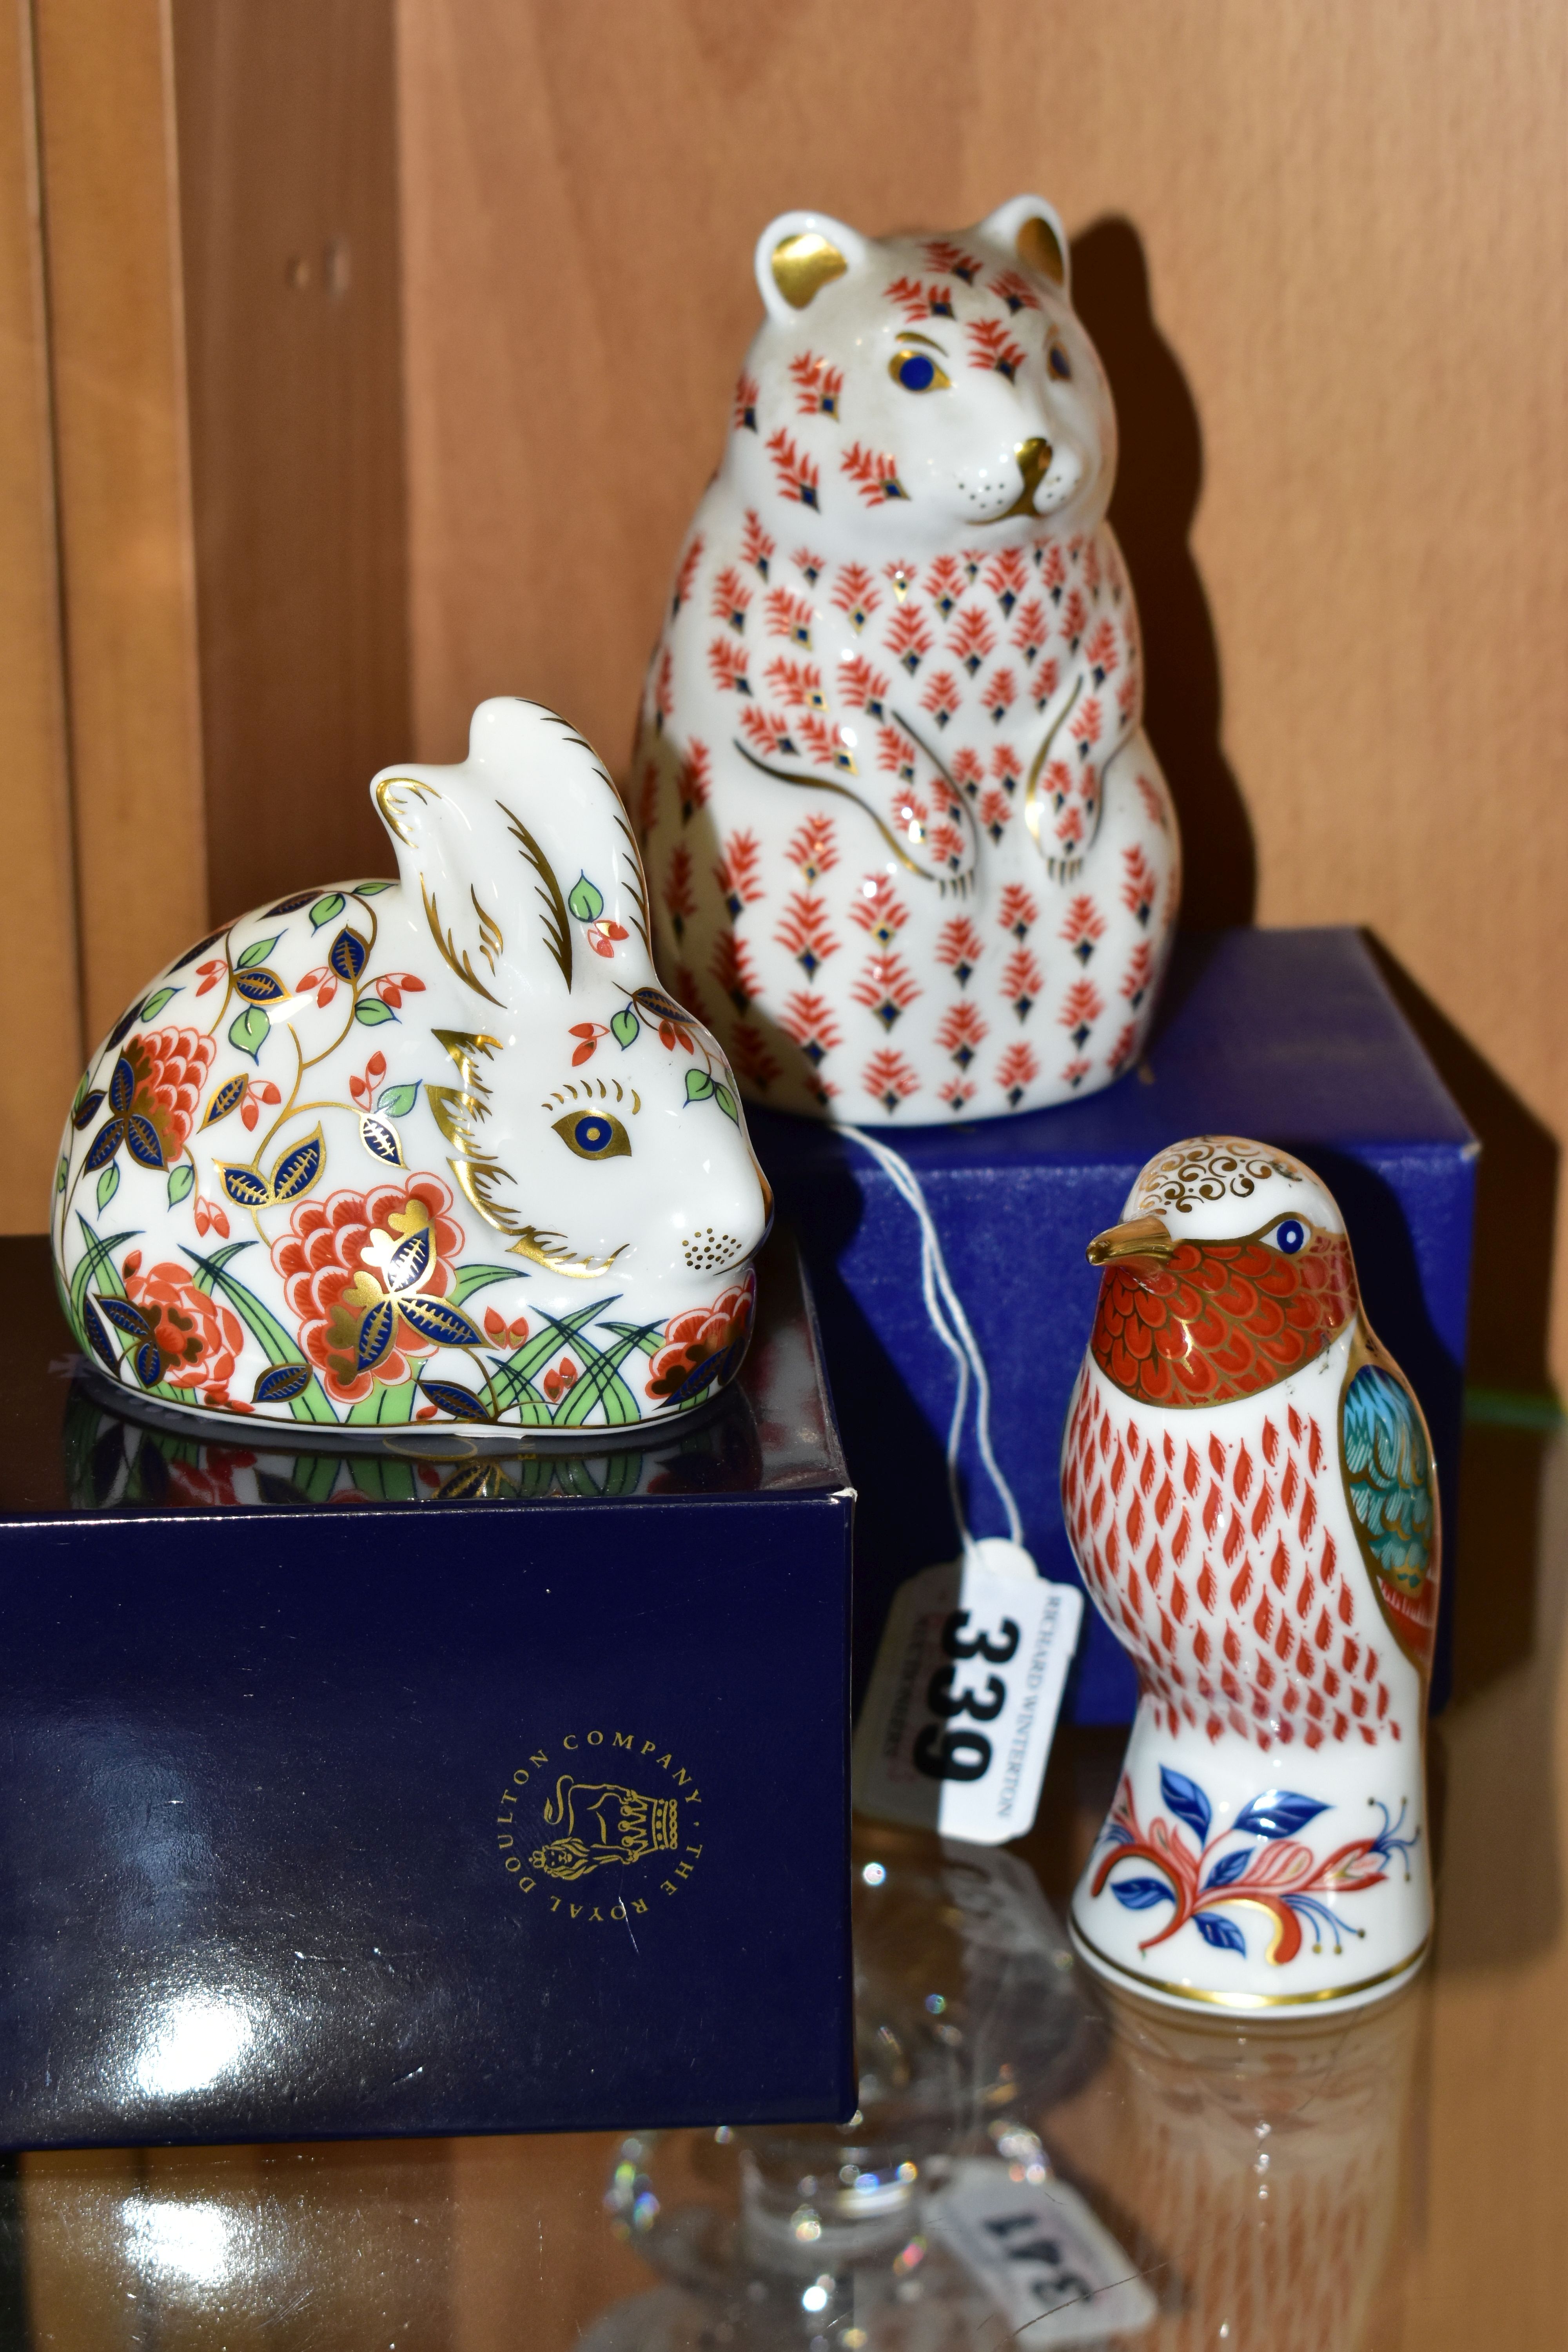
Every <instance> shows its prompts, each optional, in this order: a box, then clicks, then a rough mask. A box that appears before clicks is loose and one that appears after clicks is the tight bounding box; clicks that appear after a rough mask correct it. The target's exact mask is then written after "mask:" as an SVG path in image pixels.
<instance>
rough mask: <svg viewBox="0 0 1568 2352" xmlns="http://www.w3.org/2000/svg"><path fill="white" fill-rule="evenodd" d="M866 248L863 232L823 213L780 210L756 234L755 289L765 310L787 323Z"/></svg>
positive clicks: (861, 255)
mask: <svg viewBox="0 0 1568 2352" xmlns="http://www.w3.org/2000/svg"><path fill="white" fill-rule="evenodd" d="M865 251H866V241H865V239H864V238H863V237H861V236H858V235H857V233H856V231H855V230H854V229H852V228H848V227H847V226H845V224H844V222H843V221H836V220H831V219H830V218H829V217H828V215H826V213H781V214H780V215H779V217H778V218H777V220H775V221H770V222H769V224H768V226H767V227H766V228H765V229H764V230H763V233H762V236H760V237H759V238H758V239H757V251H756V262H755V268H756V275H757V288H758V291H759V292H760V293H761V295H762V298H763V301H764V302H765V303H766V305H767V308H768V311H769V315H770V316H771V317H773V318H774V319H777V320H780V321H781V322H782V323H784V324H785V325H787V324H788V323H789V321H790V320H791V319H792V318H794V316H795V313H796V312H797V311H800V310H806V309H807V308H808V307H809V306H810V304H811V303H812V302H814V301H815V300H816V297H817V295H818V294H820V293H821V291H822V289H823V288H824V287H825V286H829V285H831V284H832V282H833V280H834V279H835V278H842V277H844V276H845V274H846V273H847V271H848V270H850V269H852V268H854V267H855V264H856V263H857V262H858V261H859V260H861V259H862V258H863V257H864V256H865Z"/></svg>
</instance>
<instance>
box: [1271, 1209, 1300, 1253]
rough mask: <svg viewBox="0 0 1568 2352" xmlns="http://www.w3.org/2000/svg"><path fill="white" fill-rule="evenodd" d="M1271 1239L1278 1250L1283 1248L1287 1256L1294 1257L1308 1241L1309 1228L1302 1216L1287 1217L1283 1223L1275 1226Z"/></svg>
mask: <svg viewBox="0 0 1568 2352" xmlns="http://www.w3.org/2000/svg"><path fill="white" fill-rule="evenodd" d="M1269 1239H1270V1241H1271V1242H1272V1243H1273V1244H1274V1246H1275V1248H1276V1249H1277V1250H1283V1251H1284V1253H1285V1255H1286V1256H1287V1257H1294V1256H1295V1255H1296V1253H1297V1251H1298V1250H1299V1249H1300V1248H1301V1247H1302V1245H1303V1244H1304V1243H1305V1242H1306V1239H1307V1228H1306V1226H1305V1225H1304V1224H1303V1223H1301V1220H1300V1217H1287V1218H1286V1220H1285V1222H1284V1223H1283V1224H1280V1225H1276V1226H1275V1228H1274V1231H1273V1232H1272V1234H1270V1235H1269Z"/></svg>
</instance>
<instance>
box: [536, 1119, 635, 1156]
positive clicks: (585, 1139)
mask: <svg viewBox="0 0 1568 2352" xmlns="http://www.w3.org/2000/svg"><path fill="white" fill-rule="evenodd" d="M552 1124H553V1126H554V1129H555V1132H556V1134H557V1135H558V1136H559V1137H560V1138H561V1140H562V1142H563V1144H564V1145H565V1146H566V1149H567V1150H568V1151H574V1152H575V1153H576V1155H577V1157H578V1159H579V1160H615V1159H616V1158H618V1157H621V1156H624V1155H626V1154H629V1152H630V1150H631V1148H632V1139H631V1137H630V1136H629V1135H628V1134H627V1133H626V1129H625V1128H624V1127H623V1126H622V1125H621V1122H620V1120H619V1119H618V1118H616V1116H615V1114H614V1112H613V1111H607V1110H569V1111H568V1112H567V1113H566V1115H565V1117H564V1118H558V1119H555V1120H554V1121H552Z"/></svg>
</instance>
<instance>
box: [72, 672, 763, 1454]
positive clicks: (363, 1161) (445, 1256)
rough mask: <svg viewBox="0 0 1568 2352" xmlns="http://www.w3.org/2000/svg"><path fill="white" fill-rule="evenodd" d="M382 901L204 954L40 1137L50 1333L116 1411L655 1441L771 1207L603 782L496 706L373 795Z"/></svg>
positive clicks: (711, 1371) (377, 887) (592, 763)
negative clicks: (49, 1241) (671, 976)
mask: <svg viewBox="0 0 1568 2352" xmlns="http://www.w3.org/2000/svg"><path fill="white" fill-rule="evenodd" d="M371 791H372V797H373V799H374V804H375V807H376V810H377V812H378V813H379V814H380V817H381V820H382V822H383V824H384V825H385V827H386V830H387V833H388V834H389V835H390V836H391V839H392V843H393V845H394V848H395V854H396V860H397V875H398V878H397V880H396V881H395V882H384V881H369V882H358V883H353V884H350V883H343V884H341V885H339V886H337V887H325V888H321V889H318V890H306V891H301V892H300V893H299V894H298V895H296V896H292V897H289V898H283V899H281V900H279V901H278V902H277V903H276V904H274V905H272V906H269V907H266V908H260V909H258V910H257V911H256V912H254V913H252V914H249V915H246V916H243V917H241V918H240V919H239V920H238V921H237V922H234V923H231V924H229V925H228V926H227V927H226V929H224V930H221V931H216V932H214V934H213V935H212V937H211V938H210V939H206V940H203V941H202V942H201V943H200V945H199V946H197V947H195V948H192V949H191V950H189V951H188V952H187V953H186V954H184V955H183V956H181V957H180V958H179V959H178V961H176V962H174V963H173V964H171V965H170V966H169V967H168V968H167V969H166V970H165V971H163V972H162V973H161V974H160V975H159V976H158V977H157V979H156V980H154V981H153V983H152V985H151V986H150V988H149V989H148V990H147V991H146V992H144V993H143V994H142V995H141V996H139V997H138V998H137V1000H136V1002H135V1003H133V1004H132V1006H131V1007H130V1008H129V1010H128V1011H127V1012H126V1013H125V1015H124V1017H123V1019H122V1020H121V1021H120V1022H119V1024H117V1025H116V1027H115V1029H114V1031H113V1032H112V1034H110V1036H109V1037H108V1038H107V1039H106V1040H105V1042H104V1044H103V1045H102V1046H101V1047H100V1049H99V1051H98V1053H97V1054H96V1055H94V1056H93V1059H92V1061H91V1062H90V1064H89V1066H88V1069H87V1071H86V1073H85V1075H84V1076H83V1078H82V1080H81V1084H80V1086H79V1088H78V1091H77V1097H76V1100H75V1102H74V1104H73V1106H72V1108H71V1113H70V1117H69V1119H68V1123H67V1127H66V1132H65V1139H64V1143H63V1146H62V1150H61V1157H60V1162H59V1168H58V1176H57V1180H56V1188H55V1196H54V1202H53V1213H52V1221H51V1232H52V1236H53V1244H54V1258H55V1267H56V1272H57V1275H58V1281H59V1285H60V1288H61V1293H62V1297H63V1299H64V1303H65V1306H66V1311H67V1314H68V1318H69V1320H70V1323H71V1325H72V1328H73V1329H74V1330H75V1332H76V1334H77V1336H78V1338H79V1340H80V1342H81V1344H82V1346H83V1348H84V1349H86V1350H87V1351H88V1354H89V1360H90V1361H91V1362H92V1363H93V1364H94V1365H95V1366H96V1367H97V1368H98V1369H99V1370H100V1372H101V1374H103V1375H105V1376H107V1377H108V1378H109V1379H110V1380H111V1381H114V1383H115V1384H116V1387H117V1389H118V1390H119V1391H120V1392H121V1396H122V1398H123V1400H124V1401H125V1402H128V1403H132V1404H135V1403H141V1404H142V1405H144V1406H147V1405H150V1406H152V1407H153V1408H154V1409H156V1408H158V1407H165V1408H176V1409H178V1408H183V1409H184V1410H186V1411H193V1412H197V1413H199V1414H201V1415H202V1416H203V1417H204V1418H205V1419H206V1420H207V1421H208V1422H209V1423H210V1422H222V1423H225V1424H226V1426H228V1427H229V1428H231V1429H232V1428H233V1427H234V1426H235V1425H236V1420H237V1417H239V1416H244V1417H246V1418H247V1419H248V1420H249V1421H250V1422H251V1423H254V1422H255V1421H256V1420H258V1419H261V1420H265V1421H273V1422H279V1421H280V1422H286V1423H289V1424H290V1425H291V1427H292V1429H293V1431H294V1433H295V1435H296V1437H308V1436H309V1435H310V1433H311V1432H312V1431H314V1433H316V1434H317V1436H318V1437H320V1438H321V1439H326V1438H330V1439H331V1442H332V1443H334V1444H338V1443H341V1442H342V1440H344V1439H347V1440H350V1441H352V1440H353V1439H354V1437H355V1436H356V1435H358V1436H362V1437H364V1438H366V1439H368V1440H373V1441H374V1438H375V1436H376V1433H378V1432H382V1431H384V1430H385V1429H386V1428H387V1427H388V1425H389V1424H398V1423H415V1424H416V1425H418V1426H427V1427H428V1428H429V1429H430V1430H431V1431H432V1432H434V1431H437V1430H441V1431H449V1430H460V1431H462V1432H463V1433H466V1434H467V1435H468V1436H470V1437H472V1436H479V1437H480V1438H492V1439H505V1440H507V1441H509V1442H510V1443H512V1444H516V1443H517V1442H518V1440H519V1436H520V1433H526V1432H527V1431H529V1430H531V1429H533V1430H539V1429H549V1430H550V1431H551V1432H552V1440H551V1442H552V1444H558V1443H559V1442H560V1439H561V1438H562V1436H565V1437H567V1438H568V1439H570V1437H571V1435H572V1433H574V1432H580V1433H582V1434H583V1436H584V1439H586V1438H587V1437H588V1436H589V1435H590V1434H591V1435H592V1436H593V1438H594V1439H595V1442H599V1441H602V1440H603V1438H604V1437H605V1434H606V1433H609V1432H614V1431H616V1430H624V1431H631V1430H637V1429H643V1428H646V1427H647V1425H648V1424H650V1423H668V1422H670V1421H671V1420H672V1419H674V1418H676V1417H677V1416H679V1415H680V1414H682V1413H683V1412H687V1411H689V1409H691V1408H692V1407H693V1406H696V1405H698V1404H700V1403H701V1402H705V1401H706V1400H707V1399H709V1398H710V1397H711V1396H712V1395H714V1394H715V1393H716V1392H717V1391H718V1390H719V1389H721V1387H722V1386H723V1385H724V1384H725V1383H726V1382H727V1381H730V1380H731V1379H732V1377H733V1375H734V1373H735V1371H736V1370H737V1368H738V1367H739V1364H740V1362H741V1359H742V1355H743V1353H744V1351H745V1348H746V1343H747V1339H748V1337H749V1335H750V1331H751V1323H752V1297H753V1288H754V1283H753V1276H752V1256H753V1255H754V1253H755V1251H756V1250H757V1248H758V1246H759V1244H761V1242H762V1240H763V1235H764V1234H765V1232H766V1229H767V1224H768V1219H769V1215H770V1212H771V1202H770V1198H769V1195H768V1192H767V1187H766V1184H765V1181H764V1180H763V1176H762V1173H761V1171H760V1170H759V1168H758V1165H757V1162H756V1160H755V1159H754V1157H753V1155H752V1150H751V1145H750V1142H749V1140H748V1138H747V1134H746V1126H745V1118H744V1113H743V1111H742V1108H741V1105H740V1102H739V1101H738V1099H737V1095H736V1089H735V1086H734V1082H733V1078H732V1076H731V1070H730V1067H729V1065H728V1063H727V1062H726V1061H725V1058H724V1055H723V1054H722V1053H721V1050H720V1048H719V1046H718V1045H717V1044H716V1042H715V1041H714V1039H713V1038H712V1037H711V1036H710V1034H708V1032H707V1031H706V1030H705V1029H704V1028H703V1027H702V1026H701V1025H700V1023H698V1022H696V1021H694V1020H693V1019H692V1018H691V1016H690V1015H689V1013H687V1012H686V1011H685V1010H684V1009H683V1007H682V1006H680V1005H679V1004H678V1003H675V1002H674V1000H673V999H672V998H671V997H669V996H668V995H667V994H666V993H665V992H664V991H663V990H662V989H661V988H660V987H659V986H658V982H657V979H656V975H655V972H654V968H653V962H652V959H651V954H650V948H649V933H648V919H647V893H646V888H645V885H644V880H643V872H642V866H641V863H640V860H639V858H638V856H637V846H636V844H635V841H634V839H633V837H632V832H631V828H630V826H629V824H627V822H626V816H625V814H624V813H623V810H622V807H621V803H620V801H619V798H618V796H617V794H616V790H615V787H614V785H613V784H612V782H611V781H610V779H609V777H608V775H607V774H606V773H605V770H604V768H603V767H602V766H601V765H600V763H599V761H598V760H597V759H596V758H595V755H594V753H593V752H592V751H591V750H590V749H589V747H588V746H587V744H585V743H584V741H583V740H582V739H581V738H580V737H579V736H577V735H576V734H575V733H574V731H573V730H572V729H571V728H570V727H569V726H568V725H567V724H566V723H565V721H564V720H563V719H558V718H557V717H556V716H555V715H554V714H553V713H552V712H551V711H548V710H545V709H542V708H541V707H540V706H539V705H538V704H535V703H530V702H522V701H516V700H511V699H505V698H498V699H496V700H493V701H489V702H485V703H481V704H480V706H479V709H478V710H477V711H476V712H475V714H474V719H473V726H472V730H471V734H470V738H469V746H468V758H467V760H465V761H461V762H459V763H458V765H456V766H452V767H432V766H421V765H415V766H410V767H406V768H397V769H387V770H385V771H384V772H382V773H381V774H380V775H378V776H377V777H376V778H375V779H374V782H373V784H372V787H371Z"/></svg>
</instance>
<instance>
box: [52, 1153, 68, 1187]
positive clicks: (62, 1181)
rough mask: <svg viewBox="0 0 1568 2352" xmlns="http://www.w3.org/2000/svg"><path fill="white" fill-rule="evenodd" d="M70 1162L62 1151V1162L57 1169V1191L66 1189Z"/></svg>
mask: <svg viewBox="0 0 1568 2352" xmlns="http://www.w3.org/2000/svg"><path fill="white" fill-rule="evenodd" d="M69 1164H70V1163H69V1161H68V1160H67V1159H66V1158H65V1155H64V1154H63V1153H62V1154H61V1156H60V1164H59V1166H58V1168H57V1169H56V1171H55V1190H56V1192H64V1191H65V1189H66V1170H67V1168H68V1166H69Z"/></svg>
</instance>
